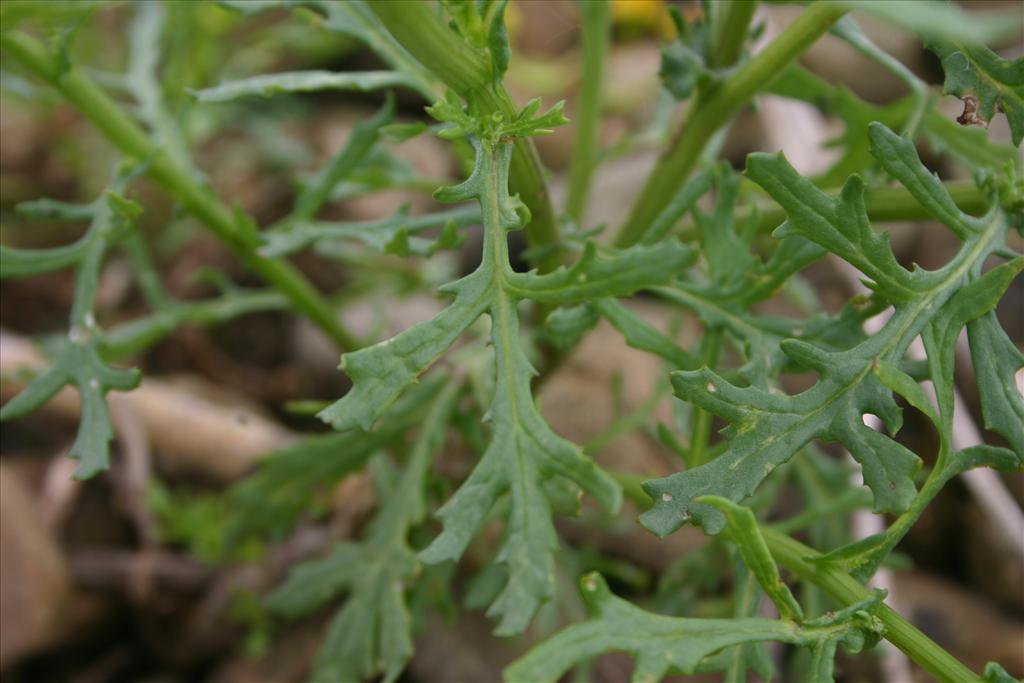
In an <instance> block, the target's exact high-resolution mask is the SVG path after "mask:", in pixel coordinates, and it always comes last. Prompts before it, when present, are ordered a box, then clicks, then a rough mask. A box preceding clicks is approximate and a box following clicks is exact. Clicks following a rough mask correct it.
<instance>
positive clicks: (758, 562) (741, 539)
mask: <svg viewBox="0 0 1024 683" xmlns="http://www.w3.org/2000/svg"><path fill="white" fill-rule="evenodd" d="M696 502H698V503H701V504H703V505H710V506H711V507H713V508H717V509H718V510H719V511H720V512H722V513H723V514H724V515H725V520H726V523H727V524H728V526H729V539H730V540H731V541H732V542H733V544H735V546H736V547H737V548H738V549H739V551H740V555H741V556H742V557H743V562H744V564H746V566H747V568H748V569H749V570H750V571H751V572H752V573H753V574H754V576H755V577H756V578H757V582H758V583H759V584H761V589H762V590H764V592H765V594H767V595H768V597H769V598H771V601H772V602H774V603H775V606H776V607H778V608H779V614H780V615H782V617H783V618H784V619H789V620H791V621H803V619H804V614H803V610H801V609H800V604H799V603H798V602H797V601H796V598H794V597H793V594H792V593H791V592H790V591H789V587H788V586H786V584H784V583H783V582H782V577H781V576H779V568H778V567H777V566H776V564H775V560H774V559H772V554H771V552H769V550H768V545H767V544H766V543H765V542H764V538H763V537H762V536H761V529H760V528H759V527H758V526H757V518H756V517H754V513H753V512H751V510H750V508H746V507H743V506H742V505H737V504H736V503H733V502H732V501H731V500H728V499H726V498H722V497H720V496H701V497H700V498H697V499H696Z"/></svg>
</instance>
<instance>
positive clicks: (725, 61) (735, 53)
mask: <svg viewBox="0 0 1024 683" xmlns="http://www.w3.org/2000/svg"><path fill="white" fill-rule="evenodd" d="M756 10H757V0H731V2H729V3H727V4H726V5H725V9H724V14H723V15H722V16H721V17H720V20H719V21H718V23H717V24H716V25H715V29H716V30H715V36H714V42H713V47H712V50H711V66H712V67H713V68H716V69H717V68H722V67H727V66H732V65H733V64H735V63H736V60H737V59H739V58H740V53H741V52H742V50H743V44H744V43H745V42H746V41H747V30H748V28H749V27H750V20H751V19H753V18H754V12H755V11H756Z"/></svg>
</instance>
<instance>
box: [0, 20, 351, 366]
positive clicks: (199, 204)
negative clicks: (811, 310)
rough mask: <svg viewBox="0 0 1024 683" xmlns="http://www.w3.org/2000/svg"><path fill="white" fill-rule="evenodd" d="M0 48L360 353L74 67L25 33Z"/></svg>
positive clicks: (301, 285)
mask: <svg viewBox="0 0 1024 683" xmlns="http://www.w3.org/2000/svg"><path fill="white" fill-rule="evenodd" d="M0 47H2V48H3V50H4V51H5V52H6V53H7V54H9V55H10V56H11V57H13V58H14V59H16V60H17V61H18V62H20V63H21V64H22V65H23V66H24V67H26V68H27V69H28V70H30V71H31V72H33V73H34V74H35V75H36V76H38V77H39V78H41V79H43V80H44V81H46V82H47V83H49V84H50V85H52V86H53V87H55V88H56V89H57V90H59V91H60V92H61V94H63V95H64V97H65V98H67V100H68V101H69V102H70V103H71V104H73V105H74V106H75V107H76V108H77V109H78V110H79V112H81V113H82V115H83V116H85V117H86V118H87V119H89V121H91V122H92V123H93V125H95V126H96V127H97V128H98V129H99V130H100V132H102V133H103V135H104V136H105V137H106V138H107V139H108V140H109V141H110V142H111V143H112V144H113V145H114V146H115V147H117V148H118V149H119V150H120V151H121V152H122V153H123V154H125V155H126V156H128V157H131V158H133V159H135V160H137V161H148V167H147V173H148V175H149V176H150V177H151V178H152V179H153V180H155V181H156V182H157V183H158V184H160V185H161V186H162V187H163V188H164V189H165V190H167V191H168V192H169V193H170V194H172V195H173V196H174V197H175V198H176V199H177V200H178V201H179V202H181V204H182V205H183V206H184V207H185V208H186V209H187V210H188V211H189V212H190V213H192V214H193V215H194V216H195V217H196V218H198V219H199V220H200V221H201V222H203V223H205V224H206V226H207V227H208V228H209V229H210V230H211V231H212V232H213V233H214V234H215V235H216V236H217V237H218V238H220V240H221V241H223V242H224V243H225V244H226V245H227V246H228V247H230V248H231V250H232V251H233V252H235V254H236V255H237V256H238V257H239V258H240V259H241V260H242V261H243V263H245V265H246V266H247V267H248V268H250V269H251V270H252V271H254V272H255V273H256V274H257V275H259V276H260V277H261V278H263V279H264V280H265V281H267V282H268V283H269V284H271V285H273V286H274V287H275V288H276V289H278V290H279V291H280V292H281V293H282V294H284V295H285V296H286V297H288V299H289V300H290V301H291V302H292V304H293V305H294V306H295V308H296V309H298V310H300V311H302V312H303V313H304V314H305V315H306V316H308V317H309V318H310V319H311V320H312V321H313V322H314V323H316V325H317V326H318V327H320V329H322V330H323V331H324V332H325V333H326V334H327V335H328V336H329V337H330V338H331V339H332V340H334V342H336V343H337V344H338V346H340V347H341V348H342V349H344V350H350V349H356V348H359V346H360V345H359V342H357V341H356V340H355V339H354V338H353V337H352V335H350V334H349V333H348V332H347V331H346V330H345V328H344V327H342V325H341V323H340V322H339V321H338V319H337V315H336V314H335V311H334V309H333V308H332V307H331V305H330V304H328V303H327V301H326V300H325V299H324V298H323V297H322V296H321V295H320V293H319V292H317V291H316V289H314V288H313V286H312V285H311V284H310V282H309V281H308V280H307V279H306V278H305V276H304V275H303V274H302V273H301V272H300V271H299V270H297V269H296V268H294V267H293V266H292V265H291V264H289V263H286V262H284V261H277V260H271V259H266V258H263V257H261V256H259V255H258V254H257V248H258V247H259V240H258V237H257V233H256V231H255V230H253V229H251V228H250V227H249V225H250V223H249V221H248V219H246V218H245V217H244V216H237V215H235V214H234V213H232V211H231V209H229V208H228V207H227V206H226V205H225V204H224V203H223V202H221V201H220V200H219V199H218V198H217V196H216V195H215V194H214V193H213V192H211V191H210V190H209V189H208V188H206V187H203V186H202V185H200V184H199V183H198V182H197V181H196V180H195V179H194V178H193V177H192V175H191V174H189V172H188V171H186V170H185V169H183V168H181V167H180V166H178V165H177V164H175V163H174V162H173V161H171V160H170V159H169V158H168V157H167V156H165V155H163V154H162V153H160V151H159V149H158V148H157V147H156V146H155V145H154V144H153V143H152V141H151V140H150V139H149V137H148V136H147V135H146V133H145V132H144V131H143V130H142V129H141V128H140V127H139V126H138V125H137V124H136V123H135V122H134V121H133V120H132V119H130V118H129V117H128V116H127V115H126V114H125V113H124V112H123V111H122V110H121V109H120V107H118V105H117V104H116V103H115V102H114V101H113V100H112V99H111V98H110V97H109V96H107V94H106V93H105V92H103V91H102V90H101V89H100V88H99V87H97V86H96V84H94V83H93V82H92V81H91V80H90V79H89V78H88V77H87V76H85V75H84V74H83V73H82V72H80V71H78V70H77V69H75V68H73V67H72V68H71V69H69V70H67V71H62V69H61V66H60V62H59V60H58V59H57V57H56V56H55V55H53V54H52V53H51V52H50V51H49V50H47V49H46V47H45V46H43V45H42V44H41V43H40V42H39V41H38V40H36V39H35V38H32V37H31V36H28V35H26V34H24V33H16V32H13V31H11V32H5V33H3V34H0Z"/></svg>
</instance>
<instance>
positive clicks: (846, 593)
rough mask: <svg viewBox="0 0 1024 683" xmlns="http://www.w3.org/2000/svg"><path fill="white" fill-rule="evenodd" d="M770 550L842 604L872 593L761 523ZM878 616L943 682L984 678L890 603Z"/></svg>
mask: <svg viewBox="0 0 1024 683" xmlns="http://www.w3.org/2000/svg"><path fill="white" fill-rule="evenodd" d="M761 534H762V535H763V536H764V540H765V543H767V544H768V550H769V551H771V554H772V556H773V557H774V558H775V560H776V562H778V563H779V564H780V565H782V566H783V567H785V568H786V569H788V570H789V571H791V572H793V573H794V574H796V575H797V576H799V577H800V578H802V579H805V580H807V581H810V582H811V583H813V584H814V585H815V586H818V587H819V588H821V589H822V590H824V591H825V592H826V593H828V594H829V595H831V596H832V597H833V598H835V599H836V600H838V601H839V602H840V603H842V604H843V605H852V604H854V603H856V602H860V601H861V600H865V599H868V598H870V597H871V593H870V592H869V591H868V589H867V588H865V587H864V586H862V585H861V584H860V583H859V582H858V581H857V580H856V579H854V578H853V577H852V576H850V575H849V574H847V573H846V572H843V571H840V570H838V569H834V568H831V567H827V566H821V565H818V564H814V563H811V562H808V561H807V559H805V558H808V557H816V556H819V553H817V552H815V551H814V550H812V549H811V548H808V547H807V546H806V545H804V544H803V543H800V542H799V541H797V540H795V539H792V538H790V537H789V536H787V535H785V534H783V533H780V532H778V531H776V530H774V529H771V528H768V527H761ZM878 618H879V619H881V620H882V623H883V624H885V638H886V640H888V641H889V642H891V643H892V644H893V645H895V646H896V647H898V648H899V649H900V650H902V651H903V652H905V653H906V654H907V656H908V657H910V658H911V659H913V660H914V661H915V662H917V663H918V664H920V665H921V666H922V667H923V668H924V669H925V670H927V671H928V672H929V673H930V674H932V675H933V676H935V678H937V679H938V680H939V681H942V682H943V683H977V682H978V681H980V680H981V679H980V678H979V677H978V676H977V675H976V674H975V673H974V672H972V671H971V670H970V669H968V668H967V667H966V666H964V665H963V664H961V663H960V661H959V660H958V659H957V658H956V657H954V656H953V655H951V654H949V653H948V652H946V651H945V650H944V649H942V647H941V646H940V645H939V644H938V643H936V642H935V641H934V640H932V639H931V638H929V637H928V636H926V635H925V634H924V633H921V631H919V630H918V629H917V628H916V627H915V626H914V625H913V624H911V623H910V622H909V621H907V620H906V619H904V618H903V617H902V616H900V614H899V613H898V612H896V611H895V610H893V609H892V608H891V607H889V606H888V605H885V604H883V605H881V606H880V607H879V609H878Z"/></svg>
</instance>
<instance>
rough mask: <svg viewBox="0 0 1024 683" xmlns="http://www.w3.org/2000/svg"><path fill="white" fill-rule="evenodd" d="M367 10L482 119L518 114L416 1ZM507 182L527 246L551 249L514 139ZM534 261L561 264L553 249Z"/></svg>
mask: <svg viewBox="0 0 1024 683" xmlns="http://www.w3.org/2000/svg"><path fill="white" fill-rule="evenodd" d="M367 4H368V5H369V7H370V9H372V10H373V12H374V14H376V15H377V17H378V18H379V19H380V21H381V23H383V24H384V26H385V27H386V28H387V29H388V31H389V32H390V33H391V35H392V36H394V38H395V39H396V40H398V42H399V43H401V45H402V47H404V48H405V49H406V50H407V51H408V52H409V53H410V54H411V55H412V56H413V57H415V58H416V59H417V60H418V61H419V62H420V63H421V64H423V66H425V67H427V68H428V69H429V70H430V71H432V72H433V73H434V74H435V75H436V76H438V77H439V78H441V79H442V80H443V81H444V83H445V85H447V86H448V87H449V88H451V89H452V90H454V91H455V92H457V93H458V94H459V95H460V96H461V97H463V98H465V99H469V98H470V97H472V98H473V99H474V100H475V102H476V103H477V104H478V105H479V106H480V108H481V109H482V113H488V114H489V113H493V112H501V113H502V114H505V115H506V116H512V115H513V114H515V113H517V112H516V108H515V105H514V104H513V102H512V99H511V98H510V97H509V96H508V93H507V92H505V89H504V88H503V87H502V86H500V85H493V84H492V82H491V73H490V67H489V65H488V60H487V57H486V55H484V54H483V53H482V52H480V51H478V50H476V49H474V48H473V47H472V46H471V45H469V44H468V43H467V42H466V41H464V40H462V39H461V38H460V37H459V36H458V35H457V34H456V33H455V32H453V31H452V30H451V29H450V28H448V26H446V25H445V23H444V22H443V21H442V20H441V18H440V17H439V16H438V15H437V13H436V12H435V11H434V9H433V8H432V7H431V6H430V4H428V3H426V2H421V1H420V0H369V2H368V3H367ZM509 176H510V183H511V190H512V191H513V192H516V193H518V194H519V197H520V199H522V201H523V203H524V204H526V206H527V207H528V208H529V209H530V214H531V216H532V218H531V220H530V222H529V224H527V226H526V237H527V240H528V241H529V243H530V246H531V247H533V248H535V249H539V248H541V247H546V246H554V245H556V244H557V243H558V223H557V220H556V217H555V212H554V209H553V208H552V206H551V198H550V197H549V196H548V189H547V185H546V184H545V182H544V176H543V174H542V172H541V165H540V157H539V156H538V155H537V149H536V147H535V146H534V144H533V141H532V140H530V138H517V139H516V141H515V153H514V154H513V155H512V166H511V169H510V172H509ZM537 260H538V262H537V264H536V265H537V267H538V268H539V269H540V270H541V271H544V272H546V271H549V270H553V269H554V268H556V267H558V265H559V264H560V262H561V259H560V256H559V253H558V251H557V250H555V249H545V250H542V251H541V254H540V255H539V256H538V259H537Z"/></svg>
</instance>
